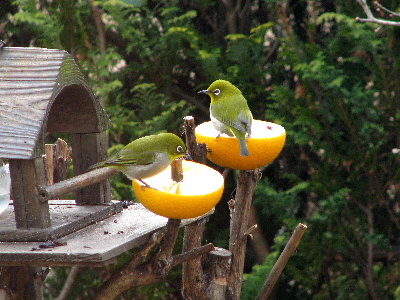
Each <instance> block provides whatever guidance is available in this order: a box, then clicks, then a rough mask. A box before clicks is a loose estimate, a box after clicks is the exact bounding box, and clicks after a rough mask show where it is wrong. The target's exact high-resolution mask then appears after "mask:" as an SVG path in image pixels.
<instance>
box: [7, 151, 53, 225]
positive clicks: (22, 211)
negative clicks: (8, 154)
mask: <svg viewBox="0 0 400 300" xmlns="http://www.w3.org/2000/svg"><path fill="white" fill-rule="evenodd" d="M9 163H10V174H11V190H12V199H13V200H14V207H15V220H16V227H17V228H22V229H27V228H46V227H49V226H50V214H49V205H48V203H47V202H41V201H40V200H39V197H38V195H39V190H38V188H39V186H41V185H44V184H45V183H46V178H45V173H44V164H43V158H42V157H39V158H36V159H27V160H19V159H10V161H9Z"/></svg>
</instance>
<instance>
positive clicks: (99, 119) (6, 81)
mask: <svg viewBox="0 0 400 300" xmlns="http://www.w3.org/2000/svg"><path fill="white" fill-rule="evenodd" d="M109 127H110V121H109V119H108V117H107V114H106V112H105V111H104V109H103V108H102V107H101V105H100V103H99V101H98V100H97V99H96V97H95V96H94V94H93V91H92V90H91V88H90V87H89V85H88V83H87V82H86V80H85V78H84V76H83V74H82V73H81V71H80V70H79V67H78V66H77V64H76V63H75V61H74V59H73V58H72V56H71V55H70V54H68V53H67V52H66V51H64V50H53V49H44V48H19V47H4V48H2V49H0V158H6V159H32V158H35V157H38V156H41V155H42V154H43V147H44V136H45V134H46V133H47V132H70V133H96V132H102V131H105V130H106V129H108V128H109Z"/></svg>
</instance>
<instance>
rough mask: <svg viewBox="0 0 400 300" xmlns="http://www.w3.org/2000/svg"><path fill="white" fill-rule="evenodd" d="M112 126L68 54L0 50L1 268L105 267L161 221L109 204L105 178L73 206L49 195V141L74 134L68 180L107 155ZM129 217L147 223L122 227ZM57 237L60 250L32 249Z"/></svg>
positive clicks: (79, 195)
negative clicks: (4, 170)
mask: <svg viewBox="0 0 400 300" xmlns="http://www.w3.org/2000/svg"><path fill="white" fill-rule="evenodd" d="M109 127H110V121H109V119H108V117H107V115H106V112H105V111H104V110H103V108H102V107H101V105H100V103H99V101H98V100H97V99H96V97H95V96H94V94H93V92H92V90H91V89H90V87H89V85H88V83H87V82H86V80H85V79H84V76H83V75H82V73H81V72H80V70H79V68H78V66H77V64H76V63H75V61H74V59H73V58H72V57H71V56H70V55H69V54H68V53H67V52H65V51H63V50H50V49H43V48H14V47H4V48H1V49H0V159H5V160H8V162H9V166H10V175H11V199H12V200H13V201H12V205H9V207H8V208H7V209H6V211H4V212H3V213H1V214H0V266H1V265H8V266H20V265H29V264H31V265H37V266H40V265H47V266H52V265H71V264H76V263H81V264H103V263H104V262H105V261H108V260H110V259H112V258H114V257H115V256H117V255H118V254H120V253H122V252H124V251H126V250H128V249H130V248H132V247H133V246H135V245H138V243H141V242H144V238H145V235H146V234H148V236H149V235H150V233H151V232H152V231H154V230H156V229H159V228H161V227H163V226H164V225H165V224H166V221H167V220H166V219H165V218H162V217H158V216H154V215H153V214H152V213H150V212H147V211H146V209H144V208H143V207H141V206H139V205H137V206H135V207H130V208H129V209H127V210H123V209H122V205H121V203H120V201H111V191H110V184H109V181H108V180H101V181H100V180H97V181H94V182H95V183H94V184H91V185H87V184H86V185H87V186H85V187H83V188H79V189H77V190H76V191H75V193H76V200H75V201H74V200H58V199H59V198H58V197H54V198H51V197H52V196H54V195H56V196H57V195H58V196H61V195H60V194H61V193H60V189H59V188H57V189H55V188H53V187H56V186H57V184H60V183H56V184H54V185H50V186H49V185H48V182H47V184H46V173H45V165H46V162H45V158H44V155H43V154H44V153H45V138H46V136H47V135H48V134H49V133H68V134H70V135H71V144H72V145H71V146H72V160H73V167H74V175H75V177H73V178H70V179H68V180H71V179H72V180H73V179H74V178H77V177H76V176H78V175H79V176H83V175H80V174H83V173H85V172H86V171H87V169H88V167H89V166H91V165H93V164H95V163H96V162H98V161H101V160H103V159H104V158H105V157H106V155H107V149H108V138H107V133H106V130H107V129H108V128H109ZM104 170H107V171H113V172H114V173H110V172H109V174H107V176H106V177H104V176H103V177H104V179H107V178H108V177H111V175H113V174H115V170H110V169H104ZM79 176H78V177H79ZM47 177H48V176H47ZM68 180H67V181H68ZM52 188H53V189H52ZM54 190H57V191H58V194H57V193H54ZM68 191H70V190H68ZM65 192H67V191H65ZM44 194H45V195H44ZM123 213H124V215H123ZM113 215H114V217H113V218H112V219H111V218H109V217H110V216H113ZM133 215H135V216H138V215H140V216H141V218H143V217H144V219H145V220H147V221H146V222H147V223H146V224H147V225H145V224H142V223H143V221H141V222H142V223H140V224H134V223H132V222H135V221H132V222H126V220H127V219H128V220H135V219H137V218H136V217H134V216H133ZM107 218H108V219H107ZM155 219H156V221H155V222H154V220H155ZM102 220H103V221H102ZM118 220H123V221H121V222H119V221H118ZM100 221H101V222H100ZM124 226H125V227H124ZM129 226H131V229H129ZM132 226H133V227H134V228H136V229H132ZM122 227H123V228H122ZM105 231H109V232H110V234H109V235H108V236H105V235H104V232H105ZM114 231H115V232H119V233H121V234H118V235H114V234H112V233H114ZM122 233H125V234H122ZM59 238H62V239H64V238H65V240H66V243H65V244H63V246H62V247H57V248H54V249H53V250H51V251H50V250H48V249H40V248H39V249H38V250H37V251H32V249H34V248H35V247H37V246H38V245H40V243H43V242H45V241H49V240H55V239H59ZM18 242H23V243H18ZM102 243H103V244H102Z"/></svg>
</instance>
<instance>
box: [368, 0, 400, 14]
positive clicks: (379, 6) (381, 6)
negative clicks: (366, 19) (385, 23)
mask: <svg viewBox="0 0 400 300" xmlns="http://www.w3.org/2000/svg"><path fill="white" fill-rule="evenodd" d="M374 5H375V6H376V10H383V11H384V12H386V13H388V14H389V17H400V13H397V12H394V11H391V10H390V9H387V8H386V7H384V6H383V5H382V4H380V3H379V2H378V1H375V2H374Z"/></svg>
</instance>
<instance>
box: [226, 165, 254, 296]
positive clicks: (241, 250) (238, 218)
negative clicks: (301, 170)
mask: <svg viewBox="0 0 400 300" xmlns="http://www.w3.org/2000/svg"><path fill="white" fill-rule="evenodd" d="M258 172H259V170H258V169H257V170H251V171H240V173H239V177H238V179H237V191H236V196H235V200H233V201H232V200H231V201H232V202H233V204H232V205H231V224H230V237H229V251H231V252H232V263H231V270H230V274H229V276H228V290H227V295H226V296H227V299H232V300H238V299H240V292H241V289H242V282H243V267H244V259H245V252H246V244H247V236H248V229H249V227H248V226H249V225H248V223H249V217H250V208H251V202H252V199H253V193H254V190H255V189H256V187H257V179H258Z"/></svg>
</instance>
